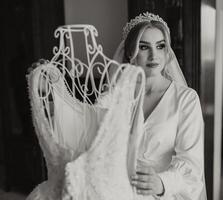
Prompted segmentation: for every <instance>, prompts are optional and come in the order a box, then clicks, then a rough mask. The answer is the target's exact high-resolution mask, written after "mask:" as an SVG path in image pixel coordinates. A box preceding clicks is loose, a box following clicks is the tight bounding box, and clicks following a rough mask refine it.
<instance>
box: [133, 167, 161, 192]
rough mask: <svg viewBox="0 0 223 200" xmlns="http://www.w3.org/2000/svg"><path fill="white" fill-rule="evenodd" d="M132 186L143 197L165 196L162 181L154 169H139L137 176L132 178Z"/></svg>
mask: <svg viewBox="0 0 223 200" xmlns="http://www.w3.org/2000/svg"><path fill="white" fill-rule="evenodd" d="M131 182H132V185H133V186H135V187H136V189H137V193H138V194H141V195H163V193H164V186H163V183H162V180H161V179H160V177H159V176H158V174H157V173H156V172H155V170H154V169H153V168H152V167H139V168H137V172H136V175H134V176H132V181H131Z"/></svg>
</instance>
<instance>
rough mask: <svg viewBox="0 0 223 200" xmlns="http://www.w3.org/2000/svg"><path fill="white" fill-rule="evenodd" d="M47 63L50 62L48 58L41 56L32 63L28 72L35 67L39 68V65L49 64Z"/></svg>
mask: <svg viewBox="0 0 223 200" xmlns="http://www.w3.org/2000/svg"><path fill="white" fill-rule="evenodd" d="M47 63H49V61H48V60H46V59H43V58H41V59H39V60H38V61H37V62H34V63H32V65H31V67H29V68H28V72H31V71H32V70H33V69H35V68H37V67H38V66H40V65H43V64H47Z"/></svg>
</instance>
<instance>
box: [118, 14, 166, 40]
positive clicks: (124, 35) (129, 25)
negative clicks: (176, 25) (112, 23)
mask: <svg viewBox="0 0 223 200" xmlns="http://www.w3.org/2000/svg"><path fill="white" fill-rule="evenodd" d="M151 21H158V22H161V23H162V24H163V25H164V26H165V27H166V29H167V31H168V33H170V30H169V27H168V26H167V23H166V22H165V21H164V20H163V19H162V18H161V17H160V16H159V15H154V14H153V13H149V12H145V13H142V14H140V15H138V16H136V17H135V18H134V19H131V20H130V22H128V23H127V24H126V25H125V26H124V28H123V33H122V39H123V40H125V39H126V38H127V35H128V34H129V32H130V30H131V29H132V28H133V27H134V26H136V25H137V24H138V23H140V22H151Z"/></svg>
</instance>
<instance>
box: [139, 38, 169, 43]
mask: <svg viewBox="0 0 223 200" xmlns="http://www.w3.org/2000/svg"><path fill="white" fill-rule="evenodd" d="M162 42H165V40H164V39H163V40H159V41H157V42H156V44H157V43H162ZM139 43H141V44H151V43H150V42H147V41H144V40H140V41H139Z"/></svg>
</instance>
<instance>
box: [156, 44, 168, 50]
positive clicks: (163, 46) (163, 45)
mask: <svg viewBox="0 0 223 200" xmlns="http://www.w3.org/2000/svg"><path fill="white" fill-rule="evenodd" d="M165 47H166V44H164V43H163V44H159V45H158V46H157V49H164V48H165Z"/></svg>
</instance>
